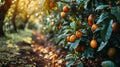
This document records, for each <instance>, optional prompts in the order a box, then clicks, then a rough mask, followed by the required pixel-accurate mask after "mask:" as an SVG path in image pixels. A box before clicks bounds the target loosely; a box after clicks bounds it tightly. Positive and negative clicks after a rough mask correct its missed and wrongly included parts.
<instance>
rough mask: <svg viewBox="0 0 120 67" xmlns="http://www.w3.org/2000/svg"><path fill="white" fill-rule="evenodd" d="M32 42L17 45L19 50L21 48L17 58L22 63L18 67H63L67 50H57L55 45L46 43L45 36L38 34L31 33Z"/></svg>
mask: <svg viewBox="0 0 120 67" xmlns="http://www.w3.org/2000/svg"><path fill="white" fill-rule="evenodd" d="M32 40H33V41H34V42H33V43H32V44H28V43H25V42H20V43H18V46H19V48H21V49H20V51H19V56H18V58H19V60H20V59H21V60H22V61H23V62H22V63H21V64H19V65H20V66H21V65H23V67H24V66H25V65H28V66H29V65H30V66H35V67H65V60H64V59H65V56H66V54H67V50H63V49H59V48H58V47H57V45H55V44H53V43H51V41H47V40H46V36H45V35H42V34H40V33H39V32H34V33H33V35H32ZM11 67H14V66H11Z"/></svg>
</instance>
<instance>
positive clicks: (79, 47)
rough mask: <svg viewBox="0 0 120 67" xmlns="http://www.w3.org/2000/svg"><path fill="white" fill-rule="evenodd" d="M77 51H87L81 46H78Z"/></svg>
mask: <svg viewBox="0 0 120 67" xmlns="http://www.w3.org/2000/svg"><path fill="white" fill-rule="evenodd" d="M75 50H76V51H77V52H84V51H85V46H83V45H82V46H80V45H78V46H77V48H75Z"/></svg>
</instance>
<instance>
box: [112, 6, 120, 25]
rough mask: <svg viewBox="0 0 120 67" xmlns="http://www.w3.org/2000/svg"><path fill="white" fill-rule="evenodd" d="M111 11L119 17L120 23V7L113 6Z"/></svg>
mask: <svg viewBox="0 0 120 67" xmlns="http://www.w3.org/2000/svg"><path fill="white" fill-rule="evenodd" d="M111 13H112V14H113V15H114V16H115V18H117V20H118V22H119V23H120V7H119V6H117V7H112V8H111Z"/></svg>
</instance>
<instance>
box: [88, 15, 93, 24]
mask: <svg viewBox="0 0 120 67" xmlns="http://www.w3.org/2000/svg"><path fill="white" fill-rule="evenodd" d="M93 21H94V15H93V14H90V15H89V17H88V22H89V23H93Z"/></svg>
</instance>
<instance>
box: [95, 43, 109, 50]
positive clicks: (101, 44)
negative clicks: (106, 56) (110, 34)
mask: <svg viewBox="0 0 120 67" xmlns="http://www.w3.org/2000/svg"><path fill="white" fill-rule="evenodd" d="M107 43H108V41H106V42H101V43H100V46H99V48H98V50H97V51H101V50H102V49H103V48H104V47H105V46H106V45H107Z"/></svg>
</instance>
